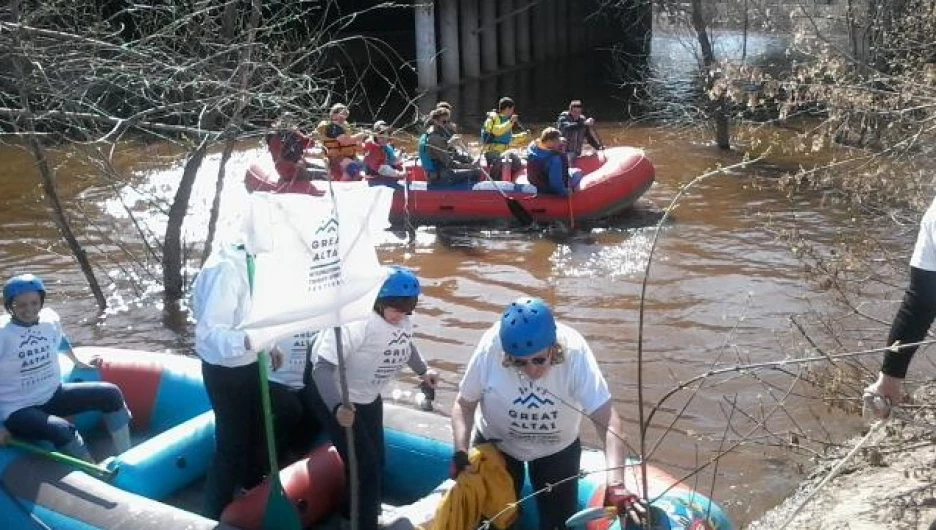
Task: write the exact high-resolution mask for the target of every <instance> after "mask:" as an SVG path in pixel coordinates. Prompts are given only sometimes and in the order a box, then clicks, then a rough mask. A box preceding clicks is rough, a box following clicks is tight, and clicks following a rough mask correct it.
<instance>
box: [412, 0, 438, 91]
mask: <svg viewBox="0 0 936 530" xmlns="http://www.w3.org/2000/svg"><path fill="white" fill-rule="evenodd" d="M416 77H417V82H418V84H419V90H432V89H435V88H436V87H437V86H438V85H439V75H438V72H437V67H436V35H435V5H434V4H433V3H432V2H426V3H421V4H418V5H417V6H416Z"/></svg>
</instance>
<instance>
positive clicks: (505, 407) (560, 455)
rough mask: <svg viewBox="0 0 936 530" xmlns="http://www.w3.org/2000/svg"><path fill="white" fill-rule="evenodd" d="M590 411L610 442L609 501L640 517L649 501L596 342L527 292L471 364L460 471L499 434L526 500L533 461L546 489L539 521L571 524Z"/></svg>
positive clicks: (458, 427)
mask: <svg viewBox="0 0 936 530" xmlns="http://www.w3.org/2000/svg"><path fill="white" fill-rule="evenodd" d="M479 406H480V411H478V407H479ZM476 411H477V412H479V413H478V414H476ZM585 416H587V417H588V418H589V419H591V421H592V423H593V424H594V425H595V429H596V430H597V432H598V437H599V439H600V440H601V441H602V443H603V444H604V453H605V460H606V463H607V467H608V471H607V485H608V486H607V497H606V500H607V502H608V504H610V505H613V506H616V507H617V508H618V513H619V514H620V515H621V516H622V517H624V516H629V517H631V518H632V519H634V520H635V521H637V522H639V520H640V517H642V516H643V515H644V514H645V513H646V508H645V506H644V502H645V501H643V500H642V499H639V498H638V497H637V496H636V495H634V494H632V493H631V492H630V491H628V489H627V488H626V487H624V471H625V462H626V460H625V455H626V445H625V443H624V429H623V425H622V421H621V418H620V416H618V413H617V412H616V411H615V410H614V406H613V404H612V401H611V393H610V392H609V391H608V384H607V382H606V381H605V379H604V376H603V375H602V374H601V370H600V368H599V367H598V363H597V361H596V360H595V356H594V354H593V353H592V351H591V348H589V346H588V343H587V342H585V339H584V338H582V336H581V335H580V334H579V333H578V332H577V331H575V330H574V329H572V328H571V327H569V326H566V325H565V324H562V323H557V322H556V320H555V318H554V317H553V312H552V309H551V308H550V307H549V305H547V304H546V302H544V301H543V300H541V299H539V298H530V297H522V298H518V299H517V300H515V301H513V302H512V303H511V304H510V305H508V306H507V307H506V309H504V312H503V314H502V315H501V318H500V320H499V321H498V322H496V323H495V324H494V325H493V326H491V328H490V329H488V330H487V332H485V334H484V336H483V337H481V341H480V342H479V343H478V346H477V348H476V349H475V351H474V354H472V356H471V358H470V359H469V361H468V366H467V367H466V368H465V375H464V377H463V378H462V381H461V384H460V385H459V390H458V395H457V396H456V398H455V403H454V404H453V405H452V414H451V417H452V437H453V442H454V446H455V453H454V455H453V457H452V463H453V470H454V473H453V474H454V475H455V476H457V475H458V474H460V473H463V472H471V469H470V467H469V463H468V449H469V448H470V446H472V445H477V444H481V443H484V442H494V443H495V444H496V445H497V447H498V449H500V451H501V452H502V453H503V454H504V459H505V460H506V462H507V469H508V471H509V472H510V474H511V476H512V477H513V484H514V491H515V492H516V494H517V498H520V492H521V489H522V488H523V484H524V476H525V474H526V473H525V471H524V468H526V472H528V473H529V476H530V482H531V483H532V486H533V490H534V491H540V490H544V491H543V492H542V493H539V494H538V495H537V497H536V505H537V507H538V508H539V521H540V525H539V528H540V529H541V530H557V529H563V528H565V521H566V520H567V519H568V518H569V517H571V516H572V515H573V514H574V513H575V511H576V508H577V506H576V505H577V503H578V498H579V496H578V481H577V480H567V479H569V477H575V476H576V475H577V474H578V473H579V465H580V460H581V454H582V445H581V442H580V441H579V429H580V426H581V423H582V418H583V417H585ZM476 419H477V422H476ZM549 485H551V487H547V486H549Z"/></svg>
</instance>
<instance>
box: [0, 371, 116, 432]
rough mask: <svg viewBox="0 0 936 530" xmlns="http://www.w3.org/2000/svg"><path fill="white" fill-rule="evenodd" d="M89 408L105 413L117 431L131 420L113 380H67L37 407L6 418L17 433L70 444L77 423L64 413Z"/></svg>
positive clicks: (69, 414) (111, 425) (19, 411)
mask: <svg viewBox="0 0 936 530" xmlns="http://www.w3.org/2000/svg"><path fill="white" fill-rule="evenodd" d="M89 410H99V411H101V412H103V413H105V416H104V421H105V422H106V423H107V429H108V430H110V431H114V430H117V429H119V428H120V427H123V426H124V425H126V424H127V423H128V422H129V421H130V412H129V411H128V410H127V407H126V405H124V399H123V394H122V393H121V392H120V389H119V388H117V386H116V385H114V384H113V383H86V382H83V383H64V384H62V385H59V387H58V389H56V391H55V393H54V394H52V398H51V399H49V401H47V402H45V403H44V404H42V405H39V406H37V407H26V408H24V409H19V410H17V411H16V412H14V413H13V414H10V417H9V418H7V420H6V423H5V425H6V428H7V430H8V431H10V433H11V434H12V435H13V436H18V437H21V438H28V439H31V440H47V441H50V442H52V443H53V444H54V445H55V447H56V448H62V447H64V446H66V445H68V444H69V443H70V442H71V441H72V440H73V439H74V438H75V432H76V431H75V426H74V425H72V424H71V422H69V421H68V420H66V419H65V418H63V417H62V416H71V415H73V414H78V413H80V412H86V411H89Z"/></svg>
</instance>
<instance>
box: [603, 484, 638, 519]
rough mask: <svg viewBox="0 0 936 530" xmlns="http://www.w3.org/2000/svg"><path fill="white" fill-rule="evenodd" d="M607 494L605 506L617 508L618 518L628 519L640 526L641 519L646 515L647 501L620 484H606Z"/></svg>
mask: <svg viewBox="0 0 936 530" xmlns="http://www.w3.org/2000/svg"><path fill="white" fill-rule="evenodd" d="M607 492H608V493H607V495H606V497H605V499H606V501H607V502H606V504H609V505H611V506H614V507H615V508H617V512H618V517H630V519H631V520H632V521H634V523H635V524H637V525H640V524H641V520H642V518H644V517H645V516H646V515H647V501H646V500H645V499H641V498H640V497H638V496H637V495H634V494H633V493H631V492H630V490H628V489H627V488H626V487H624V484H621V483H620V482H616V483H613V484H608V488H607ZM621 526H622V527H623V526H624V525H623V524H622V525H621Z"/></svg>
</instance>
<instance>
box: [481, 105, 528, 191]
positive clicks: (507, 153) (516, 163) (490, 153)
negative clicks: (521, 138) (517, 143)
mask: <svg viewBox="0 0 936 530" xmlns="http://www.w3.org/2000/svg"><path fill="white" fill-rule="evenodd" d="M515 109H516V105H515V103H514V100H512V99H510V98H508V97H503V98H500V100H499V101H498V102H497V110H492V111H490V112H488V114H487V118H486V119H485V120H484V124H483V125H482V126H481V144H482V146H481V152H482V153H483V154H484V160H485V161H486V162H487V167H488V171H489V173H490V175H491V177H492V178H494V179H495V180H510V181H512V180H513V177H514V175H516V174H517V172H518V171H520V169H521V168H523V162H522V161H521V160H520V156H519V155H517V153H516V152H514V151H513V150H512V149H510V143H511V142H512V141H513V136H514V135H513V129H514V126H516V125H517V123H518V121H519V119H520V117H519V116H518V115H517V114H516V113H515V112H514V111H515ZM503 164H509V175H507V176H509V179H508V178H503V177H504V176H505V175H504V173H506V171H505V168H504V165H503Z"/></svg>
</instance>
